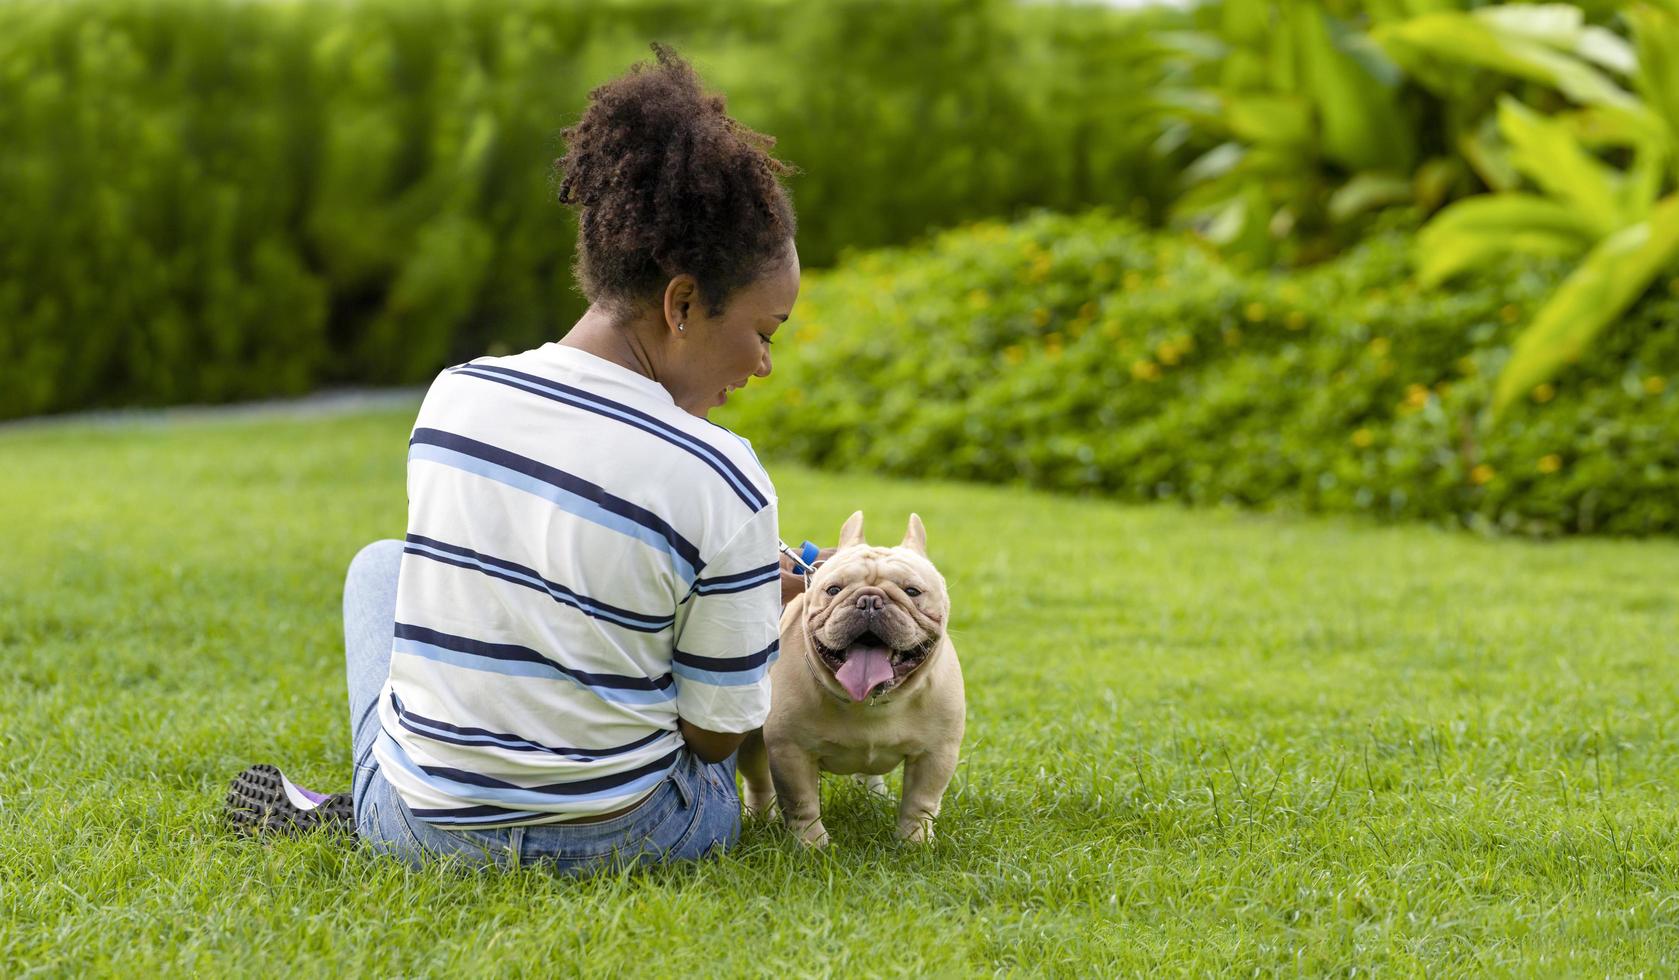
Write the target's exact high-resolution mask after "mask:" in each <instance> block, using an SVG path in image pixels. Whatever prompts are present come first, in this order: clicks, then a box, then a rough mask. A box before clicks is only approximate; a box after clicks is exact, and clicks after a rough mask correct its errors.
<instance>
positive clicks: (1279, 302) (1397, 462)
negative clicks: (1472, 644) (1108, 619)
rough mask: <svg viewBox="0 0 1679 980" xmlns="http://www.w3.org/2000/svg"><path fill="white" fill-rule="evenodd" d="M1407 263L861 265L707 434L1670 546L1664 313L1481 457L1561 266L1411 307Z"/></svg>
mask: <svg viewBox="0 0 1679 980" xmlns="http://www.w3.org/2000/svg"><path fill="white" fill-rule="evenodd" d="M1410 242H1411V237H1410V235H1409V234H1408V233H1406V232H1403V231H1397V230H1390V231H1387V232H1385V233H1383V234H1380V235H1377V236H1375V237H1374V238H1372V239H1370V240H1369V241H1367V242H1366V243H1364V244H1363V245H1362V246H1360V247H1358V248H1356V249H1354V250H1353V251H1352V252H1350V253H1349V254H1347V255H1346V256H1344V257H1342V258H1340V259H1338V260H1336V261H1334V262H1332V263H1328V264H1326V265H1323V266H1319V267H1316V268H1314V269H1312V270H1308V271H1305V272H1301V273H1296V274H1293V275H1255V274H1247V273H1242V272H1238V271H1236V270H1234V269H1232V268H1231V267H1229V266H1226V265H1224V264H1222V263H1221V262H1220V261H1219V260H1218V259H1216V258H1214V257H1213V256H1211V255H1210V254H1209V253H1208V252H1206V251H1205V250H1204V249H1203V248H1201V247H1200V246H1198V245H1196V244H1194V243H1193V242H1191V241H1189V240H1188V239H1185V238H1176V237H1165V236H1158V235H1154V234H1151V233H1149V232H1147V231H1144V230H1143V229H1141V228H1140V227H1139V226H1137V225H1135V224H1133V223H1131V222H1129V221H1126V220H1123V219H1116V218H1114V217H1111V216H1109V215H1106V214H1103V213H1094V214H1088V215H1084V216H1079V217H1063V216H1055V215H1047V214H1046V215H1039V216H1036V217H1034V218H1032V219H1030V220H1027V221H1025V222H1023V223H1021V224H1018V225H1015V226H1005V225H1001V224H996V223H982V224H978V225H974V226H971V227H968V228H964V229H959V230H956V231H953V232H948V233H945V234H942V235H940V236H938V237H937V238H935V239H934V240H933V241H931V242H930V243H928V244H926V245H923V246H918V247H914V248H908V249H892V250H884V251H877V252H873V253H868V254H862V255H857V256H854V257H853V258H852V259H851V260H850V261H848V262H846V263H843V264H842V265H841V266H840V267H839V268H838V269H836V270H833V271H831V272H829V273H826V274H819V275H812V276H810V277H808V278H807V282H806V285H805V287H804V292H803V294H802V295H801V298H800V303H799V312H798V314H797V315H796V316H795V321H796V322H795V323H790V324H789V326H790V327H792V328H793V329H791V330H790V331H789V332H788V339H787V341H786V342H784V343H779V344H777V346H776V348H775V350H776V354H777V360H776V373H775V376H774V379H773V380H774V384H773V385H772V386H769V387H766V388H764V389H762V390H759V391H758V392H756V395H757V397H752V396H751V394H749V395H748V396H747V397H744V398H742V399H740V400H739V404H738V405H737V406H733V407H731V408H730V410H729V412H728V415H727V418H726V419H725V420H724V421H726V422H727V423H728V424H730V425H731V426H733V427H735V428H736V429H737V430H738V431H741V432H742V434H744V435H746V436H748V437H749V438H751V439H752V440H753V441H754V443H755V444H756V445H757V446H758V447H759V448H760V449H761V450H762V451H764V452H766V453H771V454H776V455H783V456H791V457H794V458H797V459H801V460H804V461H808V462H811V463H814V464H817V465H821V466H827V467H834V468H845V469H861V470H875V471H881V472H888V473H898V474H913V475H916V476H923V477H953V478H959V479H968V480H983V481H1003V482H1008V481H1022V482H1025V483H1029V484H1032V485H1037V486H1043V487H1050V488H1055V489H1060V490H1066V491H1073V492H1088V493H1097V494H1102V495H1109V496H1117V497H1120V498H1125V499H1132V500H1160V499H1170V500H1179V501H1183V502H1186V503H1194V504H1221V503H1229V504H1238V505H1244V506H1261V507H1287V508H1295V509H1306V510H1322V511H1359V512H1367V513H1372V514H1376V515H1380V516H1383V517H1395V518H1400V517H1403V518H1425V519H1437V520H1443V521H1450V522H1456V523H1463V524H1468V525H1471V526H1479V527H1488V528H1493V529H1499V530H1506V531H1512V532H1519V533H1527V534H1537V535H1544V534H1555V533H1564V532H1577V531H1599V532H1608V533H1629V534H1648V533H1657V532H1672V531H1675V530H1679V438H1675V436H1676V434H1679V392H1676V391H1675V390H1674V389H1673V388H1672V387H1670V386H1668V384H1667V381H1666V379H1668V378H1672V377H1674V376H1675V375H1679V327H1676V326H1675V325H1674V324H1675V322H1676V316H1679V300H1676V299H1675V298H1674V297H1673V296H1672V295H1669V293H1667V292H1662V293H1659V294H1652V295H1650V296H1648V297H1646V298H1645V299H1644V300H1643V301H1642V302H1641V303H1640V304H1639V305H1638V306H1637V307H1636V309H1635V311H1634V313H1633V314H1632V316H1631V317H1629V318H1626V319H1624V320H1622V321H1621V322H1620V323H1618V324H1617V325H1616V326H1615V327H1614V328H1613V330H1612V331H1611V334H1612V336H1611V337H1610V338H1609V340H1608V341H1607V342H1606V343H1605V344H1604V345H1602V346H1601V347H1600V348H1598V349H1596V350H1594V351H1593V352H1592V353H1591V355H1590V357H1589V358H1588V359H1587V360H1585V361H1583V362H1581V363H1579V364H1576V365H1574V366H1573V367H1572V368H1570V369H1569V370H1568V371H1567V372H1566V373H1565V374H1564V375H1563V376H1562V377H1561V378H1559V379H1558V381H1557V382H1556V383H1555V384H1554V385H1552V386H1546V387H1544V388H1542V389H1540V390H1538V391H1536V392H1535V398H1534V399H1530V400H1528V401H1527V402H1526V403H1524V404H1523V405H1521V406H1519V407H1518V408H1516V409H1514V410H1513V411H1512V412H1511V414H1510V416H1509V417H1508V418H1506V419H1505V420H1504V421H1503V422H1502V423H1501V424H1500V425H1499V426H1498V427H1497V428H1495V429H1491V430H1490V431H1489V430H1487V428H1486V427H1485V426H1483V425H1481V424H1480V420H1481V418H1482V417H1483V409H1484V408H1485V406H1486V403H1487V399H1488V397H1489V393H1490V390H1491V379H1492V378H1493V377H1494V376H1495V375H1496V372H1497V371H1498V369H1499V367H1500V366H1501V365H1502V363H1503V362H1504V359H1505V358H1506V356H1507V352H1508V344H1509V342H1510V341H1511V339H1512V337H1513V334H1514V332H1515V329H1516V327H1515V325H1516V324H1519V323H1521V322H1523V321H1524V320H1525V319H1526V318H1527V316H1528V315H1529V314H1530V313H1531V312H1532V309H1533V307H1534V306H1535V304H1536V303H1538V302H1540V301H1541V300H1542V299H1543V297H1544V296H1545V295H1547V293H1548V291H1549V290H1550V289H1551V288H1552V287H1553V286H1554V285H1555V283H1556V282H1557V280H1558V279H1559V278H1560V276H1561V275H1562V274H1563V273H1564V272H1565V271H1566V268H1565V267H1564V266H1561V265H1558V264H1555V263H1552V264H1548V265H1547V264H1541V263H1535V262H1533V261H1532V260H1525V261H1522V262H1514V261H1513V262H1510V263H1506V264H1505V265H1504V266H1503V267H1500V268H1495V269H1492V270H1489V271H1488V272H1487V273H1486V274H1485V275H1483V276H1481V277H1480V278H1478V279H1475V280H1472V281H1470V282H1467V283H1465V284H1463V285H1461V286H1459V287H1457V288H1454V289H1452V290H1433V291H1425V290H1422V289H1420V288H1418V287H1417V286H1416V285H1415V283H1414V281H1413V280H1412V278H1411V275H1410V268H1409V257H1408V255H1409V252H1408V250H1409V248H1410ZM1676 285H1679V283H1676ZM1665 289H1666V287H1665V286H1664V290H1665Z"/></svg>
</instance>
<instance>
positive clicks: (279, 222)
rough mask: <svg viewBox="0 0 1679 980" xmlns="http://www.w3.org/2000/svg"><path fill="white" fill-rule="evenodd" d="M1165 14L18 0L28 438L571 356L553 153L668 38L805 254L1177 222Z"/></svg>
mask: <svg viewBox="0 0 1679 980" xmlns="http://www.w3.org/2000/svg"><path fill="white" fill-rule="evenodd" d="M1141 16H1143V17H1146V18H1152V19H1153V20H1159V19H1162V18H1170V17H1172V16H1174V15H1169V14H1152V13H1151V14H1147V15H1141ZM1144 23H1145V21H1144V20H1139V19H1138V17H1136V16H1132V15H1125V14H1118V13H1114V12H1110V11H1104V10H1090V9H1085V10H1079V9H1072V8H1068V7H1062V6H1054V5H1030V6H1026V5H1015V4H1011V3H1005V2H1003V0H917V2H898V0H842V2H833V3H823V4H797V3H792V2H787V0H754V2H743V3H734V4H709V3H702V2H699V0H619V2H595V3H567V2H562V0H492V2H480V0H359V2H354V3H342V2H339V0H298V2H289V3H254V4H253V3H244V2H238V0H160V2H152V3H145V4H133V3H129V2H127V0H69V2H59V0H11V2H7V3H0V146H4V147H5V150H4V151H3V152H0V229H3V231H0V417H6V416H13V415H20V414H28V413H34V412H45V411H56V410H62V409H68V408H73V407H79V406H87V405H109V404H129V403H158V402H175V401H183V400H221V399H231V398H237V397H250V396H260V395H268V394H276V393H286V392H297V391H302V390H305V389H307V388H309V387H311V386H314V385H318V384H321V383H326V382H346V381H359V382H409V383H412V382H419V381H423V380H425V379H426V378H428V377H429V376H430V375H431V374H432V373H433V372H434V371H435V370H437V369H438V368H439V367H440V366H442V365H444V364H446V363H450V362H451V361H454V360H458V359H464V358H466V357H469V356H473V355H476V354H479V353H483V352H484V351H486V350H495V349H500V348H520V347H525V346H530V345H534V344H536V343H540V342H541V341H543V340H547V339H551V338H554V337H557V336H559V335H561V334H562V333H563V332H564V330H565V329H566V327H567V326H569V325H570V323H571V322H572V321H573V320H574V319H575V318H576V316H577V315H578V314H579V313H580V312H581V309H582V302H581V299H580V298H579V297H578V296H577V295H576V293H575V291H574V289H573V287H572V285H571V279H570V273H569V268H570V264H571V260H572V249H573V236H574V234H575V232H574V227H575V222H574V221H573V220H572V218H571V217H570V215H569V214H567V213H566V212H564V211H563V210H562V209H561V208H559V206H558V205H556V204H554V203H553V201H552V188H551V186H550V178H549V166H550V164H551V162H552V160H553V159H554V158H555V157H556V156H558V155H559V154H560V152H561V150H562V147H561V144H560V141H559V138H558V132H559V130H560V129H561V128H563V127H564V126H565V125H567V124H568V123H569V122H570V121H572V120H574V119H575V118H576V116H577V114H578V113H579V112H580V111H581V109H582V107H583V104H584V100H585V98H586V94H587V92H588V90H589V89H590V88H591V87H592V86H594V85H596V84H599V83H600V82H602V81H604V80H605V79H607V78H610V77H612V76H614V75H616V74H618V73H620V72H622V71H623V70H624V69H625V68H626V67H627V66H628V65H629V64H631V63H633V62H635V61H639V60H644V59H646V58H647V57H648V50H647V44H648V42H649V41H650V40H654V39H661V40H667V41H671V42H673V43H674V44H676V45H677V46H678V48H679V49H680V50H682V51H683V52H684V53H685V54H686V55H687V56H689V57H690V58H691V59H692V60H693V61H694V62H695V63H696V65H697V66H698V67H699V68H700V70H701V72H702V74H703V75H704V76H705V77H706V78H707V80H708V82H709V84H711V85H712V86H713V87H715V88H717V89H719V90H721V91H723V92H725V93H726V94H727V96H728V97H729V100H730V108H731V111H732V112H733V113H734V114H735V115H736V116H737V117H738V118H740V119H741V120H742V121H744V122H745V123H746V124H748V125H750V126H753V127H754V128H757V129H760V130H763V131H765V132H769V133H772V134H774V135H776V136H777V137H778V138H779V139H780V141H781V142H780V147H779V152H780V153H781V154H782V155H783V156H784V157H785V158H787V159H789V160H790V161H792V162H793V163H795V164H796V165H798V166H799V167H801V168H802V169H803V171H804V173H803V175H802V176H799V177H797V178H795V179H794V181H793V183H792V188H793V192H794V197H795V201H796V203H797V206H798V208H799V212H800V218H801V225H802V230H801V249H802V252H803V256H804V260H805V263H806V265H807V266H809V267H818V266H821V265H824V264H826V263H828V262H831V261H832V260H833V258H834V257H835V256H836V255H837V254H838V252H839V250H840V249H841V247H842V246H848V245H854V246H875V245H880V244H886V243H892V242H900V241H906V240H908V239H910V238H912V237H914V236H916V235H919V234H923V233H925V232H926V231H927V230H929V229H930V228H934V227H941V226H948V225H950V224H953V223H957V222H960V221H965V220H970V219H973V218H976V217H980V216H985V215H1004V214H1008V213H1010V212H1012V211H1014V210H1015V209H1017V208H1020V207H1023V206H1026V205H1046V206H1051V207H1056V208H1063V209H1071V208H1077V207H1080V206H1084V205H1086V204H1089V203H1092V202H1107V203H1113V204H1118V205H1120V206H1121V207H1124V208H1130V207H1133V204H1132V202H1139V203H1137V204H1136V205H1134V206H1135V207H1136V208H1137V209H1138V210H1139V213H1142V212H1149V211H1150V208H1151V207H1153V206H1154V204H1153V203H1152V202H1159V201H1163V200H1164V199H1165V195H1164V194H1163V193H1162V188H1163V187H1164V186H1165V184H1166V180H1167V175H1166V174H1165V173H1164V171H1163V170H1161V169H1160V167H1161V164H1160V162H1159V161H1158V160H1157V159H1156V158H1155V157H1153V156H1152V155H1151V154H1150V152H1149V149H1148V142H1149V140H1150V139H1152V132H1151V130H1150V126H1149V125H1148V124H1147V119H1148V113H1150V112H1151V111H1152V110H1151V108H1150V106H1149V105H1148V104H1147V102H1146V99H1144V98H1142V97H1140V95H1139V93H1145V92H1148V91H1150V90H1151V87H1152V85H1153V84H1154V81H1155V79H1156V77H1157V76H1158V74H1159V72H1160V71H1162V70H1164V68H1163V65H1162V55H1161V52H1160V51H1159V49H1158V48H1157V46H1156V45H1155V43H1154V42H1153V41H1151V40H1149V38H1148V36H1147V34H1148V32H1147V31H1145V30H1144V29H1142V27H1141V25H1142V24H1144Z"/></svg>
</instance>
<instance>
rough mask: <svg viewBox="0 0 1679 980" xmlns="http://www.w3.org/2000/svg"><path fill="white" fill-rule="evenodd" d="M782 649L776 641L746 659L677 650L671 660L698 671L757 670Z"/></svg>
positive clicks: (779, 642)
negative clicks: (705, 655)
mask: <svg viewBox="0 0 1679 980" xmlns="http://www.w3.org/2000/svg"><path fill="white" fill-rule="evenodd" d="M780 649H781V641H780V640H775V641H773V642H772V643H770V645H769V646H767V647H765V648H763V649H762V650H759V651H758V652H757V653H754V654H750V655H748V656H745V657H702V656H700V655H699V654H695V653H683V652H682V651H681V650H677V651H676V652H675V653H674V654H672V656H671V659H672V660H674V661H676V662H677V663H679V664H683V665H685V666H688V667H693V668H695V669H696V670H717V671H733V670H757V669H758V668H759V667H762V666H763V665H764V664H766V663H769V661H770V659H771V658H772V657H774V656H775V654H776V652H777V651H779V650H780Z"/></svg>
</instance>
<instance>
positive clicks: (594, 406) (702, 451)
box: [460, 364, 764, 509]
mask: <svg viewBox="0 0 1679 980" xmlns="http://www.w3.org/2000/svg"><path fill="white" fill-rule="evenodd" d="M474 368H475V365H472V364H468V365H466V366H464V367H462V368H461V369H460V373H461V374H468V375H471V376H473V377H475V378H484V379H486V380H489V381H500V382H502V383H503V384H507V385H511V386H513V387H515V388H522V389H524V390H525V391H529V392H531V393H533V394H539V395H544V396H547V397H550V398H553V399H555V400H557V401H563V402H565V403H566V404H568V405H575V406H577V407H579V408H583V409H587V410H588V411H594V412H600V413H601V414H602V415H610V416H611V417H613V418H615V419H617V420H618V421H620V422H624V423H626V424H628V425H631V426H634V427H635V428H638V429H641V430H642V431H644V432H645V431H646V430H647V429H650V428H652V429H658V430H659V431H660V432H663V433H665V434H666V435H668V436H670V437H671V438H672V439H673V440H675V441H676V442H677V443H679V444H680V445H682V446H683V447H684V448H686V449H688V450H689V451H690V452H692V453H693V454H694V455H696V456H698V457H700V459H702V460H703V461H705V462H706V463H708V464H710V465H711V468H712V469H713V470H714V471H716V473H717V475H718V476H721V477H722V478H723V480H724V481H725V482H727V483H728V484H729V486H731V487H733V488H734V491H735V493H737V494H739V495H740V496H742V497H744V498H746V499H747V500H748V501H749V502H750V506H752V507H753V508H754V509H756V508H758V507H760V506H762V505H760V504H758V503H757V502H756V501H757V500H758V499H763V497H764V494H763V492H762V491H760V490H759V489H758V488H757V487H753V486H744V485H742V484H741V482H740V480H738V479H736V478H735V475H734V474H733V473H731V472H729V466H730V463H729V461H728V459H727V457H725V456H723V455H722V454H721V453H719V452H718V451H717V450H716V449H714V448H713V447H711V446H709V445H707V444H706V443H703V442H701V441H699V440H698V439H695V438H694V437H693V436H691V435H689V434H688V433H686V432H683V431H682V430H681V429H678V428H676V427H675V426H673V425H670V424H669V423H666V422H661V421H658V420H649V419H645V418H638V417H637V416H634V415H631V414H629V413H627V412H623V411H619V410H618V408H616V407H615V406H614V405H613V404H612V403H610V402H606V401H604V400H603V401H594V400H591V399H587V398H578V397H577V396H575V395H573V394H571V393H570V392H566V391H560V390H557V389H554V388H548V387H545V386H540V385H534V384H531V383H530V382H528V381H525V380H524V379H523V378H516V377H512V376H510V375H505V374H502V373H500V372H499V371H483V370H475V369H474ZM730 435H734V433H732V432H731V433H730ZM735 438H737V439H739V438H740V437H739V436H735ZM741 441H743V442H744V441H745V440H741ZM746 448H747V452H749V453H750V452H752V447H751V446H750V445H748V446H747V447H746ZM752 459H753V462H757V459H758V457H757V454H755V453H754V454H753V456H752ZM758 468H759V469H762V468H763V464H762V463H759V464H758Z"/></svg>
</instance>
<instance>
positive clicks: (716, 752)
mask: <svg viewBox="0 0 1679 980" xmlns="http://www.w3.org/2000/svg"><path fill="white" fill-rule="evenodd" d="M676 728H677V730H678V731H680V732H681V733H682V740H683V741H684V742H687V743H688V751H689V752H692V753H694V754H695V755H697V756H699V758H700V761H701V762H706V763H713V764H715V763H718V762H722V761H723V760H724V759H727V758H728V757H729V756H731V755H734V754H735V749H738V748H740V743H742V742H744V741H746V733H745V732H740V733H739V734H735V733H733V732H708V731H706V730H705V729H703V728H695V727H694V726H693V725H690V724H688V719H686V718H678V719H676Z"/></svg>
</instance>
